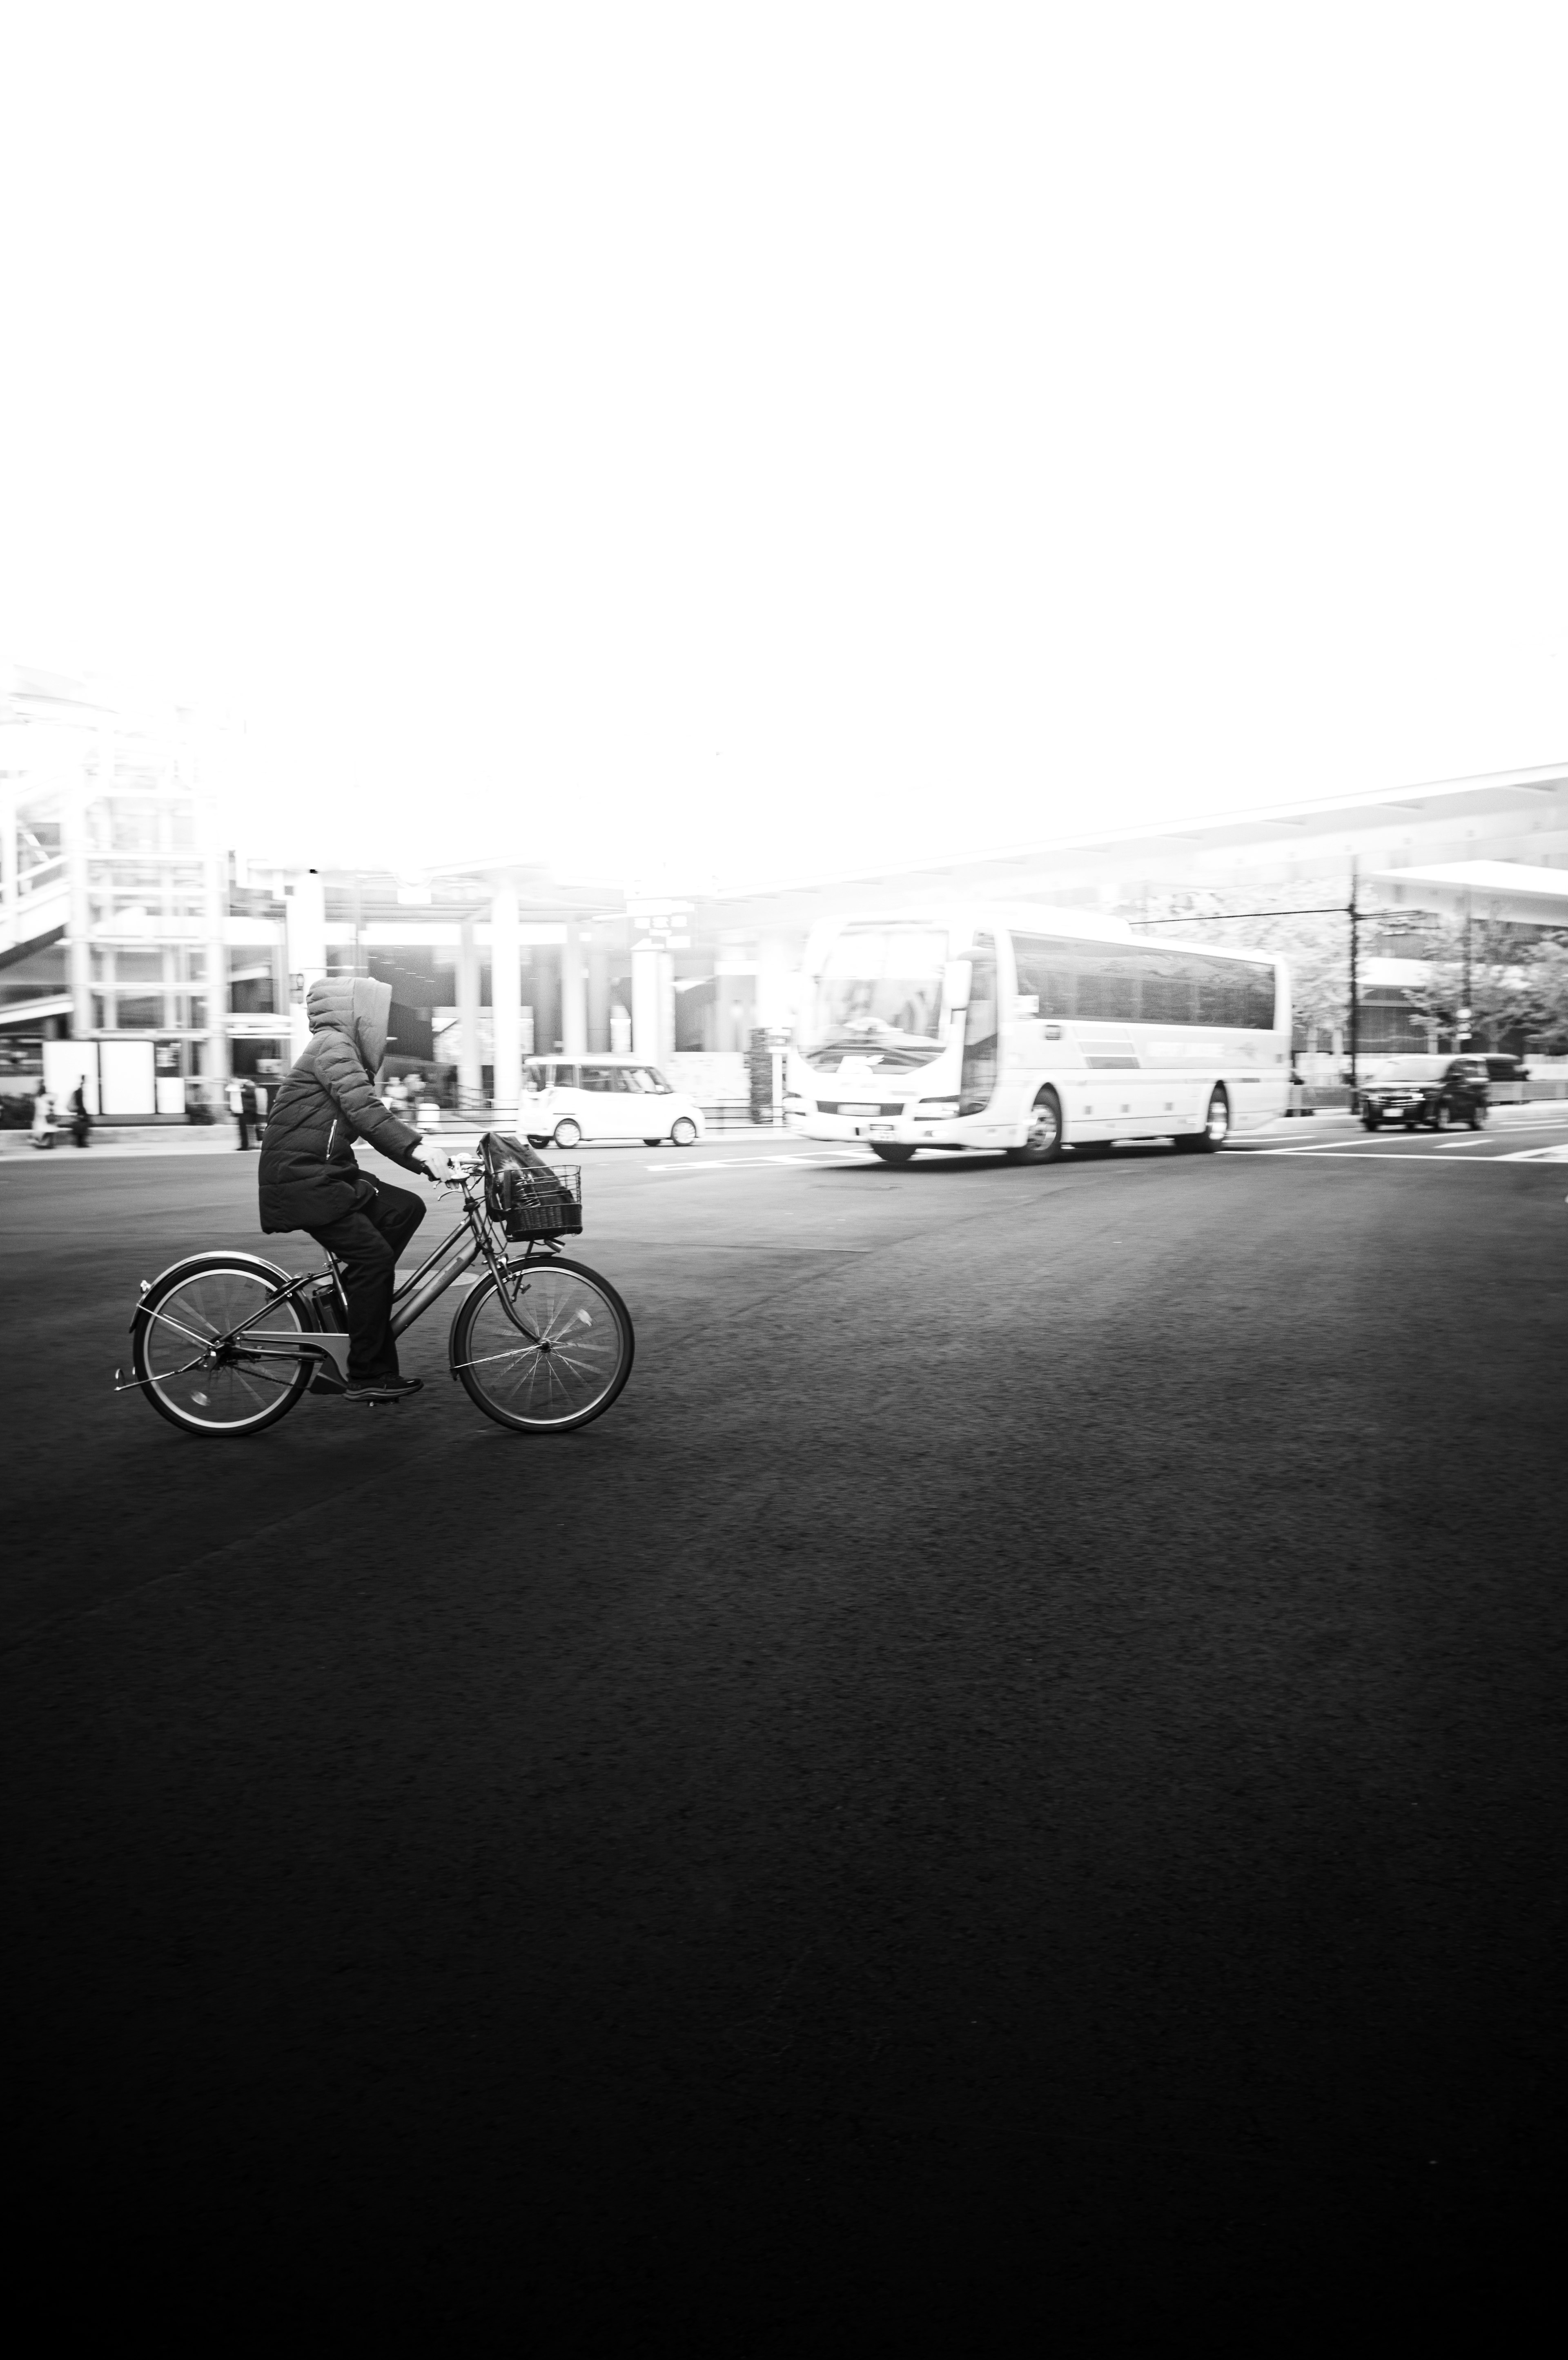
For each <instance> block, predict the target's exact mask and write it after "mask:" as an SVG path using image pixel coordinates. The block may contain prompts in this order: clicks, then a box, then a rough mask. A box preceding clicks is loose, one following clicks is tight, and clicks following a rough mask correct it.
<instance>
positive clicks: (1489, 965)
mask: <svg viewBox="0 0 1568 2360" xmlns="http://www.w3.org/2000/svg"><path fill="white" fill-rule="evenodd" d="M1407 956H1417V957H1422V958H1424V959H1425V962H1426V973H1425V975H1424V977H1423V978H1422V979H1421V982H1419V983H1415V984H1411V985H1410V987H1409V991H1410V1005H1411V1006H1412V1007H1413V1008H1415V1009H1417V1010H1418V1011H1420V1012H1421V1014H1422V1015H1423V1016H1425V1017H1427V1018H1429V1019H1430V1021H1431V1022H1432V1023H1434V1024H1436V1025H1437V1026H1438V1027H1439V1028H1440V1030H1442V1031H1443V1032H1452V1033H1453V1034H1454V1037H1455V1040H1456V1041H1458V1040H1461V1039H1462V1040H1465V1041H1467V1042H1468V1043H1471V1044H1472V1045H1473V1046H1476V1047H1481V1046H1495V1045H1496V1043H1497V1041H1498V1040H1499V1039H1500V1038H1501V1036H1502V1035H1503V1033H1505V1032H1508V1030H1509V1028H1510V1027H1511V1026H1513V1025H1516V1024H1522V1023H1525V1022H1529V1019H1530V1010H1531V1005H1532V978H1533V975H1534V970H1535V967H1536V963H1537V944H1536V937H1535V935H1534V933H1533V931H1532V930H1531V929H1530V928H1529V927H1521V926H1517V925H1510V924H1509V923H1508V921H1507V920H1505V919H1499V918H1497V917H1496V916H1494V915H1491V914H1489V913H1488V914H1484V915H1482V916H1480V917H1475V916H1471V917H1468V918H1455V919H1441V920H1428V921H1426V922H1425V932H1424V936H1423V947H1422V948H1421V950H1420V951H1416V952H1413V953H1411V954H1407ZM1465 1010H1468V1011H1469V1013H1468V1015H1467V1016H1466V1015H1465V1014H1462V1012H1461V1011H1465Z"/></svg>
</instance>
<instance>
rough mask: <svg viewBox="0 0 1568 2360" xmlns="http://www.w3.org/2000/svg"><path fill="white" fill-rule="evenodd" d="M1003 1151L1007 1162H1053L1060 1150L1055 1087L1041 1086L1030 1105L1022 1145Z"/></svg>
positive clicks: (1059, 1109) (1059, 1113)
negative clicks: (1038, 1093) (1026, 1128)
mask: <svg viewBox="0 0 1568 2360" xmlns="http://www.w3.org/2000/svg"><path fill="white" fill-rule="evenodd" d="M1002 1152H1003V1153H1004V1154H1005V1155H1006V1157H1007V1161H1008V1163H1009V1164H1054V1163H1055V1161H1056V1159H1057V1157H1058V1156H1059V1155H1060V1154H1061V1153H1062V1101H1061V1099H1060V1098H1058V1097H1057V1095H1056V1092H1055V1091H1054V1090H1041V1092H1040V1096H1039V1098H1036V1100H1035V1102H1034V1104H1033V1106H1032V1107H1030V1109H1029V1129H1028V1131H1027V1133H1026V1134H1025V1137H1024V1142H1023V1145H1022V1146H1021V1147H1007V1148H1004V1149H1003V1151H1002Z"/></svg>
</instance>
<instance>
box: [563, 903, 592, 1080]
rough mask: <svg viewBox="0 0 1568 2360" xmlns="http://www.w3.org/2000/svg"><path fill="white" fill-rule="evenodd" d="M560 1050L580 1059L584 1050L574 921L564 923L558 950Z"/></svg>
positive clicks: (584, 1001)
mask: <svg viewBox="0 0 1568 2360" xmlns="http://www.w3.org/2000/svg"><path fill="white" fill-rule="evenodd" d="M587 1046H588V993H587V981H586V978H585V977H584V975H583V936H582V933H581V930H580V928H579V926H578V923H577V921H576V919H575V918H568V919H567V921H566V940H565V942H564V943H563V944H562V945H561V1050H562V1052H563V1054H565V1055H566V1056H568V1057H581V1056H582V1055H583V1052H584V1050H585V1049H586V1048H587Z"/></svg>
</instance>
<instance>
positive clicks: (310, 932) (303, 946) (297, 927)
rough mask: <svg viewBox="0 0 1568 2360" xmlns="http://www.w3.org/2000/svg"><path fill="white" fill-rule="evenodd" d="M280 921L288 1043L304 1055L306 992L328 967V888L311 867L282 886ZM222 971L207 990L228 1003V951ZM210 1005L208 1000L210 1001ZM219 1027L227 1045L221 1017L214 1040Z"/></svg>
mask: <svg viewBox="0 0 1568 2360" xmlns="http://www.w3.org/2000/svg"><path fill="white" fill-rule="evenodd" d="M283 923H284V926H285V928H286V930H287V936H288V944H289V1051H290V1053H291V1054H292V1055H294V1056H296V1057H299V1056H301V1055H303V1054H304V1051H305V1049H306V1046H307V1044H308V1043H309V1042H310V1018H309V1016H308V1015H307V1014H306V1012H305V994H306V993H307V992H308V991H309V990H310V986H311V985H312V984H313V983H319V982H320V981H321V978H322V977H323V976H324V975H325V974H326V971H327V892H326V887H325V886H324V885H323V884H322V883H321V879H320V877H319V876H318V875H317V873H316V871H315V870H314V869H301V870H299V872H298V873H297V874H296V876H295V878H294V880H293V882H292V884H289V885H286V886H285V887H284V889H283ZM222 962H223V964H222V972H221V977H220V979H219V981H218V982H217V984H215V985H212V984H210V985H209V991H210V992H215V993H216V994H217V995H218V1005H219V1006H220V1007H221V1008H222V1009H223V1011H225V1014H226V1011H227V1007H228V997H229V978H228V954H227V952H226V951H225V952H223V954H222ZM209 1004H210V1005H211V1003H209ZM220 1031H221V1032H223V1040H224V1049H225V1053H226V1049H227V1027H226V1024H225V1022H224V1021H223V1018H220V1019H219V1020H218V1022H216V1023H215V1024H214V1026H213V1031H212V1038H213V1041H214V1042H216V1041H217V1039H218V1038H219V1034H220Z"/></svg>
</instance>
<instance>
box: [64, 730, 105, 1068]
mask: <svg viewBox="0 0 1568 2360" xmlns="http://www.w3.org/2000/svg"><path fill="white" fill-rule="evenodd" d="M105 759H107V760H109V761H110V762H111V763H112V762H113V760H114V739H113V737H111V735H110V733H109V732H108V730H106V729H105V730H104V731H103V733H102V735H101V736H100V737H99V739H98V769H99V777H100V780H101V781H102V780H103V764H104V761H105ZM109 775H110V776H111V777H113V771H112V770H111V772H110V774H109ZM104 792H107V787H106V786H105V787H104ZM60 849H61V851H62V852H63V853H64V855H65V884H66V913H65V972H66V983H67V988H68V989H69V990H70V993H71V1033H72V1035H73V1037H74V1038H75V1039H76V1040H78V1041H85V1040H86V1039H87V1038H88V1037H89V1035H90V1034H91V1033H92V1031H93V945H92V918H91V913H90V910H89V905H88V899H87V748H86V746H85V744H83V746H82V759H81V761H80V763H78V764H77V765H76V767H75V768H74V769H73V770H69V771H68V772H67V773H66V775H65V777H64V778H62V779H61V781H60Z"/></svg>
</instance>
